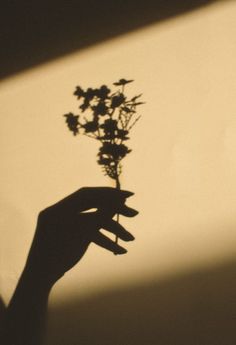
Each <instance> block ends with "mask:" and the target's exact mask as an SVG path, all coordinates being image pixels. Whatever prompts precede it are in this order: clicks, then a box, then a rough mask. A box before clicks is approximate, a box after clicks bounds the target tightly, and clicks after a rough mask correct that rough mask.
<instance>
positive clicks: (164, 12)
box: [0, 0, 216, 78]
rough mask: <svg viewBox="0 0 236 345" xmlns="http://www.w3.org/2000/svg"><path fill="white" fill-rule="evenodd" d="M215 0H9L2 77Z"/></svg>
mask: <svg viewBox="0 0 236 345" xmlns="http://www.w3.org/2000/svg"><path fill="white" fill-rule="evenodd" d="M214 1H216V0H147V1H137V0H125V1H124V0H116V1H111V0H100V1H92V0H87V1H81V0H70V1H68V0H57V1H56V0H47V1H46V0H45V1H33V0H24V1H5V2H3V4H2V6H1V12H0V13H1V14H0V49H1V54H0V56H1V59H0V64H1V69H0V77H2V78H3V77H7V76H8V75H10V74H12V73H16V72H19V71H21V70H24V69H26V68H29V67H33V66H35V65H37V64H39V63H42V62H45V61H48V60H51V59H53V58H56V57H58V56H61V55H64V54H68V53H71V52H73V51H75V50H78V49H81V48H84V47H87V46H89V45H92V44H94V43H97V42H101V41H103V40H106V39H110V38H112V37H115V36H117V35H120V34H123V33H125V32H128V31H130V30H135V29H137V28H139V27H142V26H144V25H147V24H151V23H154V22H158V21H161V20H164V19H167V18H169V17H172V16H176V15H179V14H182V13H185V12H188V11H190V10H193V9H195V8H198V7H199V6H203V5H208V4H210V3H212V2H214Z"/></svg>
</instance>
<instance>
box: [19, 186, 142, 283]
mask: <svg viewBox="0 0 236 345" xmlns="http://www.w3.org/2000/svg"><path fill="white" fill-rule="evenodd" d="M131 195H133V193H131V192H128V191H122V190H118V189H113V188H108V187H96V188H93V187H91V188H82V189H80V190H78V191H77V192H75V193H73V194H71V195H69V196H68V197H66V198H65V199H63V200H61V201H59V202H58V203H56V204H55V205H53V206H50V207H48V208H46V209H45V210H43V211H42V212H40V214H39V217H38V223H37V228H36V232H35V236H34V239H33V243H32V246H31V249H30V252H29V256H28V260H27V264H26V267H27V270H29V271H30V272H34V273H36V275H37V277H38V276H39V275H40V278H41V279H44V280H45V279H46V281H47V282H50V283H51V284H54V283H55V282H56V281H57V280H58V279H59V278H61V277H62V276H63V275H64V273H65V272H66V271H68V270H69V269H71V268H72V267H73V266H74V265H75V264H76V263H77V262H78V261H79V260H80V259H81V258H82V256H83V255H84V253H85V252H86V250H87V248H88V246H89V244H90V243H91V242H94V243H96V244H97V245H99V246H101V247H103V248H105V249H107V250H109V251H111V252H113V253H115V254H124V253H126V249H124V248H123V247H121V246H120V245H119V244H117V243H115V242H113V241H112V240H111V239H109V238H108V237H106V236H105V235H104V234H102V233H101V232H100V231H99V230H100V229H105V230H108V231H110V232H111V233H113V234H115V235H116V236H118V237H119V238H120V239H122V240H124V241H131V240H133V239H134V237H133V236H132V235H131V234H130V233H129V232H128V231H127V230H125V229H124V228H123V227H122V226H121V225H120V224H119V223H118V222H116V221H115V220H113V219H112V218H113V217H114V215H115V214H116V213H119V214H122V215H124V216H127V217H133V216H135V215H136V214H137V213H138V212H137V211H135V210H134V209H132V208H130V207H127V206H126V205H125V201H126V198H128V197H130V196H131ZM92 208H95V209H96V211H93V212H90V211H88V210H90V209H92ZM85 211H88V212H85Z"/></svg>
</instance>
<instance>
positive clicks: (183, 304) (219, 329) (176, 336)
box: [45, 262, 236, 345]
mask: <svg viewBox="0 0 236 345" xmlns="http://www.w3.org/2000/svg"><path fill="white" fill-rule="evenodd" d="M235 272H236V262H230V263H228V264H225V265H224V266H221V267H217V268H209V269H205V270H199V271H195V272H192V273H188V274H183V275H179V276H176V277H173V278H170V279H168V280H166V281H162V282H160V281H158V279H156V278H155V277H154V278H153V279H152V280H150V281H147V282H145V283H143V284H140V285H137V286H133V287H130V288H126V289H117V290H113V291H110V292H108V293H104V294H100V295H98V296H96V297H91V298H90V299H86V300H84V301H83V300H70V301H68V304H67V305H66V304H65V303H63V305H61V306H60V305H58V307H56V308H54V309H53V310H51V311H50V318H49V329H50V333H49V334H48V337H47V341H46V342H45V344H47V345H49V344H50V345H68V344H69V345H78V344H80V345H101V344H102V345H108V344H109V345H110V344H114V345H145V344H147V345H157V344H158V345H235V344H236V332H235V323H236V299H235V291H236V273H235Z"/></svg>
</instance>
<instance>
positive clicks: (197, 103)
mask: <svg viewBox="0 0 236 345" xmlns="http://www.w3.org/2000/svg"><path fill="white" fill-rule="evenodd" d="M235 14H236V3H235V2H234V1H229V2H228V1H220V2H219V3H217V4H215V5H212V6H209V7H206V8H203V9H201V10H199V11H195V12H193V13H191V14H188V15H185V16H182V17H178V18H176V19H172V20H170V21H166V22H164V23H162V24H158V25H153V26H150V27H147V28H145V29H143V30H140V31H136V32H134V33H131V34H128V35H126V36H123V37H121V38H118V39H115V40H112V41H109V42H106V43H104V44H101V45H98V46H95V47H93V48H90V49H87V50H85V51H81V52H79V53H76V54H73V55H71V56H68V57H66V58H61V59H59V60H57V61H55V62H53V63H50V64H46V65H43V66H41V67H39V68H35V69H33V70H31V71H28V72H27V73H23V74H19V75H18V76H16V77H13V78H9V79H8V80H5V81H3V82H2V84H1V87H0V104H1V146H0V150H1V162H2V164H1V196H0V205H1V213H2V217H1V233H0V243H1V276H0V278H1V281H0V284H1V286H0V290H1V293H2V294H3V297H4V299H5V300H6V301H7V300H8V299H9V297H10V295H11V293H12V291H13V289H14V286H15V284H16V282H17V279H18V276H19V274H20V272H21V269H22V267H23V265H24V261H25V257H26V255H27V250H28V248H29V245H30V242H31V239H32V236H33V233H34V227H35V222H36V218H37V213H38V212H39V210H41V209H43V208H44V207H46V206H48V205H49V204H52V203H54V202H56V201H57V200H59V199H60V198H62V197H64V196H65V195H67V194H69V193H71V192H73V191H75V190H76V189H78V188H80V187H81V186H100V185H112V183H111V181H109V180H108V179H107V178H106V177H104V176H103V175H102V172H101V171H100V168H99V166H98V165H97V163H96V153H97V146H96V143H94V142H93V141H92V140H89V139H88V138H78V137H76V138H74V137H72V136H71V135H70V133H69V132H68V131H67V129H66V126H65V124H64V120H63V118H62V116H61V115H62V114H64V113H66V112H68V111H69V110H72V111H76V105H77V104H76V100H75V98H74V97H73V96H72V92H73V90H74V87H75V86H76V85H78V84H79V85H81V86H84V87H87V86H94V87H95V86H100V85H101V84H103V83H107V84H111V83H112V82H113V81H116V80H117V79H119V78H121V77H125V78H134V79H135V83H134V84H133V85H132V86H130V88H129V90H130V94H131V95H133V94H136V93H140V92H143V94H144V96H143V98H144V99H145V100H146V102H147V104H146V105H145V106H143V108H142V110H141V113H142V120H141V121H140V122H139V123H138V124H137V126H136V127H135V128H134V130H133V133H132V136H131V141H130V147H131V148H132V149H133V153H132V154H131V155H130V157H128V158H127V159H126V160H125V161H124V174H123V177H122V185H123V187H124V188H126V189H130V190H132V191H135V192H136V195H135V197H133V200H132V201H130V205H131V206H133V207H135V208H137V209H138V210H140V215H139V216H138V217H137V218H136V219H131V220H126V219H124V220H122V222H123V224H125V225H126V226H127V228H128V229H129V230H130V231H132V232H133V233H134V234H135V236H136V241H135V242H134V243H130V244H128V245H127V248H128V249H129V253H128V255H125V256H123V257H116V256H113V255H112V254H110V253H108V252H105V251H103V250H102V249H100V248H95V246H94V247H93V246H91V248H90V250H89V251H88V253H87V254H86V257H85V258H84V259H83V261H82V262H81V264H80V265H79V266H78V267H76V268H75V269H73V271H71V272H70V273H68V274H67V276H66V277H65V278H64V279H63V280H62V281H61V282H60V283H59V284H58V286H57V287H56V288H55V290H54V294H53V296H52V299H51V301H52V303H53V301H55V302H56V300H57V299H58V298H60V300H62V298H64V297H65V296H66V294H68V293H70V294H72V293H73V294H75V295H77V294H80V295H81V294H85V293H86V294H89V293H93V292H94V291H95V290H97V289H102V288H103V285H107V286H110V285H114V284H121V285H123V284H130V283H131V282H132V281H134V280H143V279H145V277H146V276H154V275H155V276H157V277H160V278H162V277H164V276H166V275H171V274H173V272H178V271H182V270H191V269H193V267H199V266H205V265H209V264H213V263H214V264H217V263H218V262H223V261H225V260H227V259H228V258H230V257H232V256H233V255H234V253H235V244H236V232H235V228H236V214H235V210H236V205H235V199H236V178H235V177H236V102H235V91H236V68H235V67H236V66H235V61H236V24H235ZM140 109H141V108H140Z"/></svg>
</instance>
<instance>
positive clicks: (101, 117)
mask: <svg viewBox="0 0 236 345" xmlns="http://www.w3.org/2000/svg"><path fill="white" fill-rule="evenodd" d="M132 82H133V80H126V79H120V80H119V81H117V82H115V83H113V85H114V87H115V88H116V89H115V91H111V90H110V89H109V88H108V87H107V86H106V85H102V86H101V87H100V88H98V89H94V88H91V87H90V88H88V89H87V90H84V89H83V88H81V87H80V86H77V87H76V90H75V92H74V95H75V96H76V97H77V99H78V101H79V109H80V111H81V113H82V114H79V115H75V114H73V113H71V112H70V113H68V114H65V115H64V116H65V118H66V123H67V126H68V128H69V130H70V131H71V132H72V133H73V134H74V135H78V134H82V135H86V136H89V137H91V138H94V139H96V140H99V141H100V143H101V147H100V148H99V152H98V164H100V165H101V166H102V167H103V170H104V173H105V175H108V176H109V177H110V178H112V179H114V180H115V181H116V187H117V188H120V182H119V176H120V174H121V171H122V167H121V160H122V159H123V158H124V157H125V156H126V155H127V154H128V153H130V152H131V150H130V149H129V148H128V146H127V145H126V144H124V142H126V141H127V140H128V139H129V132H130V130H131V129H132V128H133V126H134V125H135V124H136V122H137V121H138V120H139V118H140V116H139V115H138V114H137V106H139V105H141V104H144V103H143V102H140V101H139V98H140V97H141V96H142V94H140V95H137V96H134V97H133V98H131V99H128V98H127V97H126V95H125V86H126V85H127V84H129V83H132Z"/></svg>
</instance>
